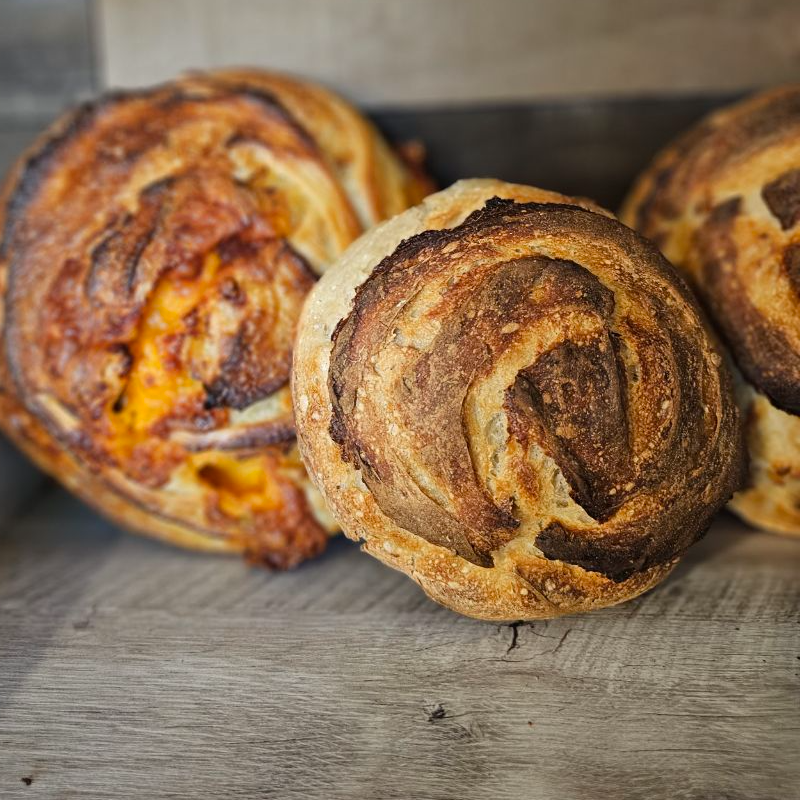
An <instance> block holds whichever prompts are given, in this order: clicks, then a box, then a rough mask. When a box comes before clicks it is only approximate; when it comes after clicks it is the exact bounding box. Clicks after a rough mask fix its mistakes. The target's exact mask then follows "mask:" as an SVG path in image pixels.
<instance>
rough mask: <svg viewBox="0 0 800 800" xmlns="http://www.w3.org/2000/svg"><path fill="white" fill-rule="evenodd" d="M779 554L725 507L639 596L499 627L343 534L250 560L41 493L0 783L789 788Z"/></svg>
mask: <svg viewBox="0 0 800 800" xmlns="http://www.w3.org/2000/svg"><path fill="white" fill-rule="evenodd" d="M798 570H800V547H798V546H797V543H796V542H792V541H789V540H786V539H780V538H777V537H771V536H767V535H765V534H757V533H753V532H750V531H747V530H746V529H744V528H743V526H740V525H739V524H738V523H736V522H735V521H733V520H732V519H731V518H728V517H723V518H722V519H721V520H720V521H719V522H718V523H717V524H716V526H715V528H714V530H713V531H712V533H711V534H710V535H709V536H708V538H707V539H706V540H705V541H704V542H702V543H701V544H700V545H698V546H697V547H696V548H695V549H694V550H693V552H692V554H691V555H690V556H689V558H687V560H686V562H685V563H684V565H683V566H681V567H680V568H679V570H678V571H677V572H676V573H675V575H674V576H673V577H672V578H670V579H669V580H668V581H667V583H665V584H664V585H662V586H661V587H659V588H657V589H656V590H654V591H653V592H650V593H649V594H648V595H646V596H644V597H642V598H640V599H638V600H636V601H634V602H632V603H629V604H627V605H624V606H621V607H618V608H614V609H609V610H607V611H604V612H600V613H597V614H594V615H586V616H579V617H572V618H567V619H563V620H556V621H553V622H547V623H544V622H542V623H535V624H533V625H520V626H515V627H516V629H515V627H512V626H508V625H494V624H487V623H481V622H476V621H472V620H467V619H463V618H459V617H457V616H456V615H454V614H452V613H450V612H448V611H446V610H444V609H441V608H439V607H438V606H435V605H434V604H432V603H430V602H428V601H427V600H426V599H425V598H424V597H423V596H422V594H421V592H420V591H419V590H418V589H417V588H416V587H415V586H414V585H413V584H412V583H411V582H410V581H408V580H407V579H406V578H404V577H403V576H402V575H400V574H398V573H394V572H391V571H388V570H386V569H385V568H383V567H382V566H381V565H380V564H378V563H377V562H375V561H373V560H372V559H370V558H368V557H366V556H363V555H362V554H360V553H359V552H358V551H357V549H356V548H355V547H354V546H353V545H351V544H349V543H347V542H344V541H340V542H337V543H336V544H335V545H334V546H333V547H332V548H331V550H330V552H329V553H328V554H327V555H326V556H325V557H323V558H322V559H320V560H319V561H317V562H315V563H312V564H308V565H306V566H304V567H302V568H301V569H299V570H297V571H296V572H293V573H290V574H283V575H267V574H266V573H262V572H260V571H258V570H254V569H250V568H247V567H246V566H244V565H242V564H240V563H238V561H236V560H235V559H213V558H211V559H210V558H204V557H202V556H196V555H193V554H190V553H184V552H180V551H177V550H173V549H170V548H167V547H163V546H161V545H158V544H156V543H153V542H148V541H145V540H143V539H139V538H136V537H132V536H126V535H124V534H122V533H120V532H118V531H117V530H116V529H114V528H113V527H112V526H110V525H108V524H106V523H104V522H102V521H99V520H97V519H96V518H95V517H94V516H93V515H92V514H91V512H89V511H87V510H85V509H83V508H82V507H81V506H79V505H78V504H77V503H76V502H75V501H74V500H71V499H69V498H67V497H65V496H64V495H63V494H61V493H60V492H58V493H56V494H54V495H52V496H50V497H49V498H48V501H47V503H44V504H42V505H41V506H40V507H39V508H37V509H36V511H35V512H34V513H33V514H31V515H29V516H28V517H27V518H26V519H24V520H23V521H21V522H20V523H19V524H18V525H17V526H15V528H14V530H13V531H10V532H7V534H6V535H5V537H4V538H1V539H0V637H1V638H0V641H3V642H4V645H3V647H2V649H0V793H2V794H3V796H8V797H16V796H20V797H23V796H24V797H58V798H62V797H73V796H74V797H86V798H94V797H97V798H101V797H102V798H109V797H143V796H146V797H148V798H150V797H153V798H156V797H186V796H202V797H221V796H226V797H248V798H249V797H281V798H284V797H292V798H293V797H297V798H300V797H303V798H306V797H325V798H351V797H359V798H369V797H375V798H409V797H420V798H451V797H461V798H472V797H475V798H478V797H487V796H488V797H498V798H505V797H508V798H517V797H521V796H526V797H537V798H551V797H552V798H562V797H571V798H572V797H574V798H584V797H585V798H596V797H598V796H624V797H628V798H640V797H641V798H670V799H671V800H672V799H673V798H693V799H694V798H706V797H708V798H711V797H714V798H716V797H728V798H737V799H738V798H748V799H749V798H777V797H781V798H785V797H792V796H796V791H797V787H798V786H800V770H799V769H798V762H797V760H796V758H795V757H794V754H795V753H796V751H797V747H798V745H800V716H799V712H800V704H799V703H798V697H800V695H799V694H798V684H799V683H800V682H799V681H798V672H799V671H800V661H798V655H800V624H798V623H800V619H798V599H799V598H798V583H797V575H798ZM23 778H31V779H32V783H31V784H30V786H28V785H27V784H26V783H24V782H23V781H22V779H23ZM793 793H794V794H793Z"/></svg>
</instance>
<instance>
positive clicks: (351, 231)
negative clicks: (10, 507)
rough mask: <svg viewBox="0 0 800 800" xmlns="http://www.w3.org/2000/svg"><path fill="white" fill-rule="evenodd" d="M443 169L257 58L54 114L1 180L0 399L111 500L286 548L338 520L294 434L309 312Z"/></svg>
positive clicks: (313, 539) (28, 434)
mask: <svg viewBox="0 0 800 800" xmlns="http://www.w3.org/2000/svg"><path fill="white" fill-rule="evenodd" d="M423 189H424V187H423V186H422V184H421V183H419V182H418V181H417V180H416V179H415V178H414V176H413V175H412V174H411V172H410V171H409V170H407V169H406V168H405V167H404V166H403V164H402V162H401V161H400V160H399V159H398V158H397V157H395V156H394V155H393V154H392V152H391V151H390V150H389V149H388V147H387V145H386V144H385V143H384V142H383V141H382V140H381V139H380V137H379V136H378V135H377V133H376V132H375V131H374V129H373V128H372V127H371V126H370V125H369V124H368V123H367V122H366V121H364V120H363V119H362V118H361V116H360V115H359V114H358V113H357V112H356V111H355V110H354V109H352V108H351V107H350V106H349V105H347V104H346V103H345V102H344V101H342V100H340V99H339V98H337V97H335V96H334V95H332V94H330V93H329V92H326V91H325V90H323V89H320V88H319V87H315V86H312V85H310V84H306V83H303V82H301V81H298V80H295V79H291V78H288V77H285V76H277V75H272V74H267V73H260V72H253V71H245V70H239V71H236V72H224V73H216V74H215V73H211V74H206V75H191V76H187V77H186V78H183V79H180V80H178V81H175V82H173V83H169V84H165V85H163V86H159V87H155V88H153V89H147V90H143V91H139V92H130V93H120V94H111V95H107V96H104V97H102V98H100V99H99V100H97V101H95V102H92V103H88V104H86V105H84V106H82V107H81V108H79V109H77V110H76V111H74V112H72V113H71V114H68V115H65V117H63V118H62V119H61V120H59V121H57V122H56V123H55V124H54V125H53V126H51V128H50V129H49V130H48V131H47V132H46V133H45V134H44V135H43V136H42V137H41V138H40V139H39V141H38V142H36V143H35V144H34V146H33V147H32V148H31V149H30V150H29V152H28V153H27V154H26V155H25V156H24V157H23V158H22V159H21V160H20V162H19V163H18V165H17V166H16V167H15V169H14V170H12V173H11V174H10V175H9V177H8V179H7V182H6V184H5V188H4V190H3V195H2V199H3V204H2V207H3V211H2V214H3V217H4V220H3V230H4V235H3V241H2V251H1V254H0V289H1V290H2V294H3V301H4V302H3V305H2V312H0V313H2V316H3V320H2V322H3V341H2V357H1V358H0V411H2V420H3V427H4V429H5V430H6V432H7V433H8V434H9V435H10V436H11V437H12V438H13V439H14V440H15V441H16V442H17V443H18V444H19V445H20V446H21V447H22V448H23V449H24V450H25V451H26V452H28V453H29V454H30V455H31V456H32V457H33V458H34V460H36V461H37V463H38V464H39V465H40V466H42V467H43V468H44V469H46V470H47V471H49V472H51V473H52V474H54V475H55V476H56V477H58V478H59V479H60V480H61V481H62V482H64V483H65V484H66V485H67V486H68V487H69V488H71V489H72V490H73V491H76V492H77V493H78V494H80V495H81V496H82V497H84V498H85V499H87V500H88V502H90V503H92V504H93V505H94V506H95V507H97V508H98V509H99V510H101V511H103V512H104V513H106V514H108V515H109V516H111V517H113V518H114V519H116V520H117V521H119V522H121V523H122V524H124V525H127V526H129V527H132V528H136V529H138V530H141V531H144V532H146V533H150V534H152V535H155V536H159V537H161V538H165V539H167V540H170V541H174V542H176V543H179V544H183V545H186V546H191V547H198V548H202V549H209V550H220V551H224V550H227V551H238V552H243V553H245V554H246V555H247V556H248V557H249V558H252V559H253V560H255V561H258V562H261V563H265V564H267V565H269V566H272V567H277V568H285V567H290V566H293V565H295V564H296V563H298V562H299V561H301V560H303V559H304V558H307V557H309V556H312V555H315V554H316V553H318V552H320V550H322V549H323V548H324V546H325V543H326V541H327V537H328V534H329V532H332V531H334V530H335V523H334V522H333V520H332V519H331V518H330V516H329V515H328V513H327V511H326V509H325V508H324V505H323V503H322V501H321V498H320V497H319V495H318V494H317V492H316V490H315V489H314V488H313V486H311V484H310V482H309V481H308V478H307V476H306V474H305V471H304V469H303V466H302V464H301V462H300V458H299V454H298V451H297V447H296V443H295V440H294V420H293V415H292V409H291V397H290V391H289V386H288V381H289V370H290V365H291V349H292V340H293V336H294V331H295V326H296V321H297V318H298V316H299V313H300V308H301V306H302V303H303V301H304V299H305V295H306V293H307V292H308V291H309V290H310V288H311V287H312V285H313V284H314V282H315V281H316V279H317V276H318V275H319V274H321V272H322V271H323V270H324V269H325V267H326V266H327V265H328V263H329V262H330V261H331V260H332V259H333V258H334V257H335V256H337V255H338V254H339V253H340V252H341V251H342V250H343V249H344V248H345V247H346V246H347V245H348V244H349V243H350V242H351V241H352V240H353V239H355V238H356V237H357V236H358V235H359V234H360V233H361V231H362V229H363V228H364V226H365V225H368V224H372V223H373V222H375V221H377V220H379V219H382V218H384V217H385V216H387V215H389V214H392V213H394V212H395V211H396V210H399V209H402V208H405V207H407V206H408V204H409V203H410V202H412V201H416V200H417V199H418V192H419V191H422V190H423Z"/></svg>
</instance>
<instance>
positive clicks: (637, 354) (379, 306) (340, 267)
mask: <svg viewBox="0 0 800 800" xmlns="http://www.w3.org/2000/svg"><path fill="white" fill-rule="evenodd" d="M293 395H294V401H295V406H296V415H297V424H298V434H299V441H300V445H301V451H302V453H303V455H304V458H305V460H306V462H307V464H308V467H309V471H310V474H311V476H312V479H313V480H314V481H315V482H316V484H317V486H318V487H319V488H320V490H321V491H322V493H323V495H324V496H325V497H326V499H327V500H328V502H329V504H330V507H331V509H332V511H333V513H334V516H335V517H336V518H337V519H338V520H339V521H340V522H341V524H342V527H343V529H344V530H345V532H346V533H347V534H348V535H349V536H351V537H353V538H357V539H362V540H363V541H364V547H365V549H366V550H367V551H368V552H370V553H371V554H373V555H375V556H377V557H378V558H380V559H381V560H382V561H384V562H386V563H388V564H390V565H392V566H395V567H397V568H398V569H401V570H403V571H405V572H407V573H408V574H409V575H411V577H413V578H414V579H415V580H416V581H418V582H419V583H420V585H421V586H422V587H423V588H424V589H425V591H426V592H427V593H428V594H429V595H430V596H431V597H433V598H434V599H436V600H438V601H440V602H442V603H444V604H445V605H447V606H449V607H451V608H453V609H455V610H457V611H460V612H462V613H465V614H469V615H471V616H476V617H483V618H487V619H517V618H536V617H549V616H555V615H558V614H565V613H570V612H576V611H583V610H588V609H592V608H597V607H601V606H605V605H609V604H612V603H616V602H620V601H622V600H625V599H627V598H630V597H633V596H635V595H637V594H639V593H640V592H642V591H644V590H645V589H647V588H649V587H651V586H653V585H654V584H655V583H657V582H658V581H659V580H661V579H662V578H663V577H664V576H665V575H666V574H667V573H668V572H669V570H670V569H671V568H672V567H673V566H674V564H675V563H676V562H677V560H678V559H679V558H680V556H681V555H682V554H683V553H684V551H685V550H686V548H687V547H689V546H690V545H691V544H692V542H694V541H695V540H696V539H697V538H698V537H699V536H701V535H702V533H703V532H704V531H705V529H706V527H707V525H708V524H709V521H710V519H711V516H712V515H713V514H714V513H715V512H716V510H717V509H718V508H719V507H720V506H721V505H722V504H723V503H724V502H725V501H726V500H727V499H728V498H729V497H730V495H731V493H732V492H733V491H734V489H735V488H737V486H738V484H739V481H740V478H741V474H742V441H741V435H740V426H739V421H738V415H737V410H736V407H735V403H734V401H733V396H732V390H731V380H730V376H729V374H728V373H727V371H726V369H725V367H724V364H723V363H722V359H721V357H720V354H719V352H718V351H717V349H716V347H715V345H714V344H713V342H712V341H711V339H710V337H709V335H708V332H707V330H706V328H705V327H704V323H703V320H702V319H701V316H700V314H699V311H698V309H697V307H696V305H695V302H694V300H693V298H692V297H691V295H690V293H689V292H688V290H687V288H686V286H685V285H684V284H683V282H682V281H681V280H680V279H679V278H678V277H677V276H676V274H675V273H674V271H673V270H672V268H671V267H670V265H669V264H668V263H667V262H666V260H665V259H664V258H663V256H661V255H660V254H659V252H658V250H657V249H656V248H655V247H654V246H653V245H651V244H650V243H649V242H647V241H646V240H644V239H642V238H641V237H639V236H638V235H636V234H635V233H634V232H633V231H631V230H630V229H629V228H626V227H625V226H623V225H622V224H620V223H619V222H618V221H617V220H616V219H614V218H613V216H612V215H610V214H608V213H607V212H604V211H602V210H601V209H598V208H597V207H596V206H594V205H593V204H591V203H589V202H587V201H581V200H575V199H572V198H568V197H564V196H562V195H557V194H555V193H552V192H544V191H542V190H538V189H533V188H530V187H524V186H516V185H513V184H505V183H501V182H499V181H489V180H487V181H462V182H460V183H458V184H455V185H454V186H452V187H451V188H450V189H447V190H446V191H444V192H441V193H439V194H436V195H433V196H431V197H430V198H428V200H426V201H425V202H424V203H423V204H422V205H420V206H418V207H416V208H414V209H411V210H409V211H407V212H405V213H404V214H402V215H400V216H399V217H397V218H395V219H394V220H392V221H390V222H388V223H385V224H384V225H382V226H379V227H378V228H376V229H374V230H373V231H371V232H369V233H367V234H366V235H365V236H363V237H362V238H361V239H360V240H359V241H358V242H357V243H355V244H354V245H353V246H352V247H351V248H349V249H348V251H347V252H346V253H345V254H344V256H343V257H342V258H341V259H340V260H339V261H338V262H337V264H336V265H334V267H333V268H332V269H331V270H330V272H329V273H328V274H327V275H325V276H324V277H323V279H322V280H321V281H320V282H319V283H318V284H317V286H316V287H315V288H314V290H313V291H312V293H311V295H310V297H309V300H308V302H307V304H306V306H305V309H304V312H303V316H302V318H301V325H300V329H299V333H298V341H297V344H296V350H295V361H294V369H293Z"/></svg>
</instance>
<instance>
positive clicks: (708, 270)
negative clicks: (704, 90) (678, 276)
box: [622, 86, 800, 534]
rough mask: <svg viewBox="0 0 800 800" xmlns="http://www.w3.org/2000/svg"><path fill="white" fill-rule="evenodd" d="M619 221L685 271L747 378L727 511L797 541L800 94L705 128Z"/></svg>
mask: <svg viewBox="0 0 800 800" xmlns="http://www.w3.org/2000/svg"><path fill="white" fill-rule="evenodd" d="M622 219H623V221H624V222H626V223H627V224H629V225H631V226H633V227H636V228H637V229H638V230H639V231H640V232H641V233H643V234H644V235H645V236H647V237H649V238H651V239H652V240H653V241H654V242H656V244H658V246H659V247H660V248H661V249H662V251H663V252H664V253H665V255H666V256H667V257H668V258H669V259H670V260H671V261H672V262H673V263H674V264H675V265H676V266H677V267H678V268H679V269H681V270H682V271H683V273H684V274H685V275H686V277H687V279H688V280H689V282H690V283H691V284H692V286H693V287H694V288H695V289H696V290H697V292H698V294H699V296H700V298H701V300H702V301H703V303H704V304H705V306H706V307H707V309H708V312H709V314H710V316H711V318H712V321H713V323H714V325H715V326H716V328H717V329H718V330H719V332H720V334H721V335H722V337H723V338H724V340H725V342H726V343H727V345H728V346H729V348H730V351H731V354H732V357H733V359H734V361H735V362H736V365H737V367H738V370H739V372H740V374H739V375H738V378H739V380H738V381H737V383H738V395H739V398H740V401H741V405H742V407H743V410H744V414H743V417H744V420H745V428H746V438H747V442H748V447H749V451H750V476H749V482H748V488H747V489H746V490H745V491H742V492H740V493H739V494H737V495H736V497H735V498H734V500H733V502H732V503H731V507H732V508H733V510H734V511H736V512H737V513H738V514H740V515H741V516H742V517H743V518H744V519H746V520H748V521H749V522H752V523H754V524H755V525H758V526H760V527H763V528H767V529H770V530H775V531H779V532H783V533H793V534H800V418H799V417H798V415H799V414H800V86H793V87H786V88H781V89H776V90H773V91H769V92H765V93H762V94H759V95H756V96H755V97H751V98H749V99H747V100H745V101H743V102H741V103H738V104H736V105H733V106H730V107H728V108H724V109H722V110H721V111H718V112H716V113H714V114H712V115H711V116H709V117H708V118H706V119H704V120H703V121H701V122H700V123H699V124H698V125H697V126H696V127H695V128H693V129H692V130H690V131H688V132H687V133H686V134H684V135H683V136H682V137H680V138H679V139H678V140H677V141H676V142H674V143H673V144H672V145H670V146H669V147H667V148H666V149H665V150H664V151H663V152H662V153H660V154H659V155H658V156H657V157H656V159H655V160H654V162H653V163H652V165H651V166H650V167H649V168H648V169H647V170H646V171H645V172H644V173H643V174H642V175H641V177H640V178H639V180H638V181H637V183H636V185H635V187H634V188H633V190H632V192H631V194H630V196H629V198H628V200H627V201H626V203H625V206H624V209H623V211H622Z"/></svg>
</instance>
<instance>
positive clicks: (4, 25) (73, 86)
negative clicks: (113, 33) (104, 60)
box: [0, 0, 96, 122]
mask: <svg viewBox="0 0 800 800" xmlns="http://www.w3.org/2000/svg"><path fill="white" fill-rule="evenodd" d="M94 65H95V56H94V43H93V41H92V35H91V0H3V2H2V4H1V5H0V122H6V121H9V120H10V121H12V122H16V121H17V120H19V119H21V118H28V119H30V118H36V119H47V118H49V117H51V116H52V115H53V114H55V113H57V112H58V111H59V110H60V109H62V108H63V107H64V106H65V105H67V104H69V103H72V102H74V101H75V100H76V99H77V98H81V97H85V96H87V95H88V94H89V93H90V92H91V91H93V89H94V88H95V85H96V84H95V73H94Z"/></svg>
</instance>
